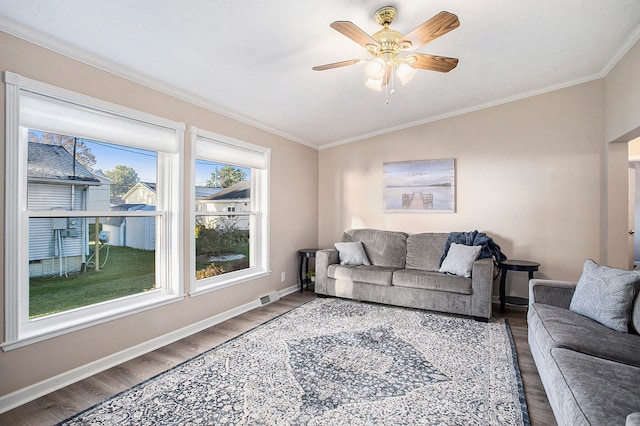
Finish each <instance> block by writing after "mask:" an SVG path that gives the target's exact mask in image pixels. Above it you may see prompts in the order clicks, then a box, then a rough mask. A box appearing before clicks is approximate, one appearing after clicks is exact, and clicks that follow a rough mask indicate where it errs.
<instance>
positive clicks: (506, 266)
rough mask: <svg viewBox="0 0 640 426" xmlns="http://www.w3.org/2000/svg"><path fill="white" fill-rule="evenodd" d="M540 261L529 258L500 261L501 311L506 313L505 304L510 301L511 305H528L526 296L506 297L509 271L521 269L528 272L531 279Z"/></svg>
mask: <svg viewBox="0 0 640 426" xmlns="http://www.w3.org/2000/svg"><path fill="white" fill-rule="evenodd" d="M539 266H540V264H539V263H536V262H529V261H527V260H511V259H507V260H505V261H503V262H498V268H500V273H501V275H500V313H501V314H502V313H504V304H505V303H509V304H511V305H521V306H524V305H528V304H529V299H525V298H524V297H506V296H505V293H506V292H505V284H506V282H507V271H519V272H528V273H529V279H530V280H531V279H533V273H534V272H535V271H537V270H538V267H539Z"/></svg>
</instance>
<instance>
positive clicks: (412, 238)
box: [315, 229, 494, 320]
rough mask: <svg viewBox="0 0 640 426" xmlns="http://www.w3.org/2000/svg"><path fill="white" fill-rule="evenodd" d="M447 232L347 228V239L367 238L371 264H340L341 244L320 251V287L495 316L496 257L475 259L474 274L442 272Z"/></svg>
mask: <svg viewBox="0 0 640 426" xmlns="http://www.w3.org/2000/svg"><path fill="white" fill-rule="evenodd" d="M448 235H449V234H446V233H423V234H414V235H408V234H406V233H404V232H394V231H381V230H374V229H351V230H347V231H345V232H344V234H343V238H342V241H343V242H353V241H360V242H362V245H363V246H364V250H365V252H366V255H367V257H368V258H369V261H370V262H371V265H367V266H365V265H357V266H355V265H340V263H339V255H338V251H337V250H336V249H325V250H319V251H318V252H317V253H316V284H315V292H316V293H317V294H319V295H327V296H337V297H342V298H347V299H354V300H360V301H366V302H376V303H384V304H389V305H397V306H405V307H410V308H420V309H428V310H433V311H441V312H447V313H453V314H462V315H467V316H471V317H475V318H476V319H484V320H487V319H489V318H491V302H492V301H491V294H492V287H493V271H494V265H493V260H492V259H486V258H485V259H478V260H476V261H475V262H474V263H473V269H472V274H471V278H465V277H462V276H457V275H450V274H444V273H440V272H438V269H439V266H440V258H441V256H442V253H443V250H444V247H445V243H446V241H447V238H448Z"/></svg>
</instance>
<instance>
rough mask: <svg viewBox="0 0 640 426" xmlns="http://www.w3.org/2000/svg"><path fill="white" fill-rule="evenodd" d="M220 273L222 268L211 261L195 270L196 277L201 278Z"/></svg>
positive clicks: (222, 271)
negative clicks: (202, 267)
mask: <svg viewBox="0 0 640 426" xmlns="http://www.w3.org/2000/svg"><path fill="white" fill-rule="evenodd" d="M221 274H224V269H223V268H222V266H215V265H214V264H213V263H211V264H209V266H207V267H206V268H204V269H199V270H197V271H196V279H197V280H201V279H203V278H209V277H214V276H216V275H221Z"/></svg>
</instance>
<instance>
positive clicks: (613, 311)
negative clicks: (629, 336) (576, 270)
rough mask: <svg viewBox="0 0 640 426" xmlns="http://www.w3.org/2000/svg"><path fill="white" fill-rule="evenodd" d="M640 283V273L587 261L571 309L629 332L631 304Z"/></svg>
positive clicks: (616, 328) (601, 322)
mask: <svg viewBox="0 0 640 426" xmlns="http://www.w3.org/2000/svg"><path fill="white" fill-rule="evenodd" d="M638 285H640V273H638V272H636V271H627V270H624V269H617V268H611V267H609V266H604V265H598V264H597V263H596V262H594V261H593V260H587V261H585V262H584V267H583V270H582V275H581V276H580V279H579V280H578V284H577V285H576V290H575V292H574V293H573V297H572V298H571V304H570V305H569V310H571V311H573V312H575V313H577V314H580V315H583V316H585V317H588V318H591V319H592V320H595V321H598V322H599V323H600V324H602V325H605V326H607V327H609V328H611V329H613V330H617V331H621V332H623V333H627V332H628V331H629V318H630V317H629V315H630V314H631V303H632V302H633V296H634V294H635V292H636V289H637V287H638Z"/></svg>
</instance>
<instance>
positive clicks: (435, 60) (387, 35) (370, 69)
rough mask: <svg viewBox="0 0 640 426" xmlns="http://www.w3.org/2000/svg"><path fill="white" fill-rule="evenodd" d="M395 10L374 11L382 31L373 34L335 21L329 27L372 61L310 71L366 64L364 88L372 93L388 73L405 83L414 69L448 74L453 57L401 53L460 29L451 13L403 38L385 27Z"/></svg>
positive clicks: (384, 83) (384, 82) (388, 77)
mask: <svg viewBox="0 0 640 426" xmlns="http://www.w3.org/2000/svg"><path fill="white" fill-rule="evenodd" d="M396 14H397V10H396V8H394V7H392V6H385V7H382V8H380V9H378V10H377V11H376V13H375V14H374V18H375V20H376V22H377V23H378V24H380V25H382V27H383V28H382V29H381V30H380V31H378V32H377V33H375V34H373V35H371V36H370V35H369V34H367V33H365V32H364V31H363V30H361V29H360V28H358V26H356V25H355V24H354V23H353V22H350V21H335V22H333V23H332V24H331V28H333V29H334V30H336V31H338V32H340V33H342V34H343V35H345V36H347V37H349V38H350V39H351V40H353V41H355V42H356V43H358V44H359V45H361V46H363V47H364V48H366V49H367V51H368V52H369V53H370V54H371V55H372V56H373V58H372V59H368V60H367V59H350V60H347V61H341V62H335V63H332V64H326V65H319V66H316V67H313V70H314V71H324V70H328V69H332V68H340V67H345V66H348V65H355V64H359V63H363V62H367V65H366V73H367V76H368V79H367V81H366V82H365V85H366V86H367V87H369V88H371V89H374V90H382V88H383V87H385V86H387V85H388V84H389V81H390V80H391V79H392V73H393V70H394V69H395V74H396V75H397V77H398V78H399V79H400V81H401V82H402V84H403V85H404V84H406V83H408V82H409V80H411V79H412V78H413V76H414V75H415V73H416V71H417V70H418V69H423V70H431V71H439V72H449V71H451V70H452V69H454V68H455V67H456V66H457V65H458V59H457V58H447V57H444V56H435V55H428V54H425V53H411V54H408V55H405V56H402V57H401V56H400V54H402V53H404V52H405V51H412V50H415V49H417V48H419V47H421V46H423V45H425V44H427V43H429V42H430V41H432V40H435V39H436V38H438V37H440V36H442V35H444V34H446V33H448V32H449V31H452V30H455V29H456V28H458V27H459V26H460V21H459V20H458V17H457V16H456V15H454V14H453V13H450V12H446V11H442V12H440V13H438V14H437V15H435V16H433V17H432V18H431V19H429V20H428V21H426V22H424V23H423V24H421V25H419V26H418V27H416V28H415V29H414V30H412V31H410V32H409V33H407V34H406V35H402V33H400V32H399V31H396V30H394V29H392V28H389V25H391V23H392V22H393V21H394V20H395V18H396Z"/></svg>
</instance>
